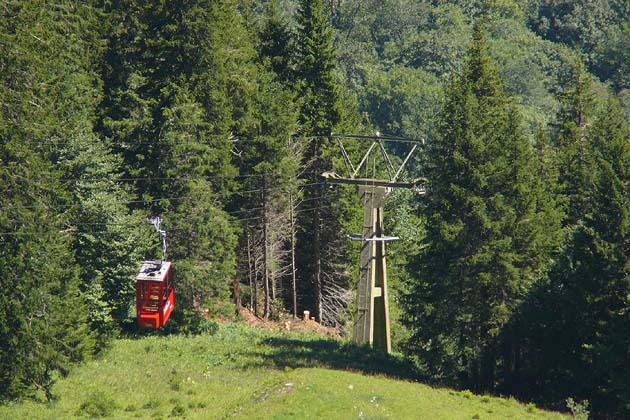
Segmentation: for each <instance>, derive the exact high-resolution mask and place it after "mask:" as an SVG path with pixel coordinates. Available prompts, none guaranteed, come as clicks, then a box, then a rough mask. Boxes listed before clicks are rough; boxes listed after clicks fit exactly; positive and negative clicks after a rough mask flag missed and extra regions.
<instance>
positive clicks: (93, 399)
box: [77, 393, 117, 419]
mask: <svg viewBox="0 0 630 420" xmlns="http://www.w3.org/2000/svg"><path fill="white" fill-rule="evenodd" d="M116 406H117V404H116V402H115V401H114V400H113V399H112V398H110V397H108V396H106V395H103V394H99V393H93V394H91V395H90V396H89V397H88V399H87V400H86V401H84V402H83V403H81V405H80V406H79V409H78V410H77V415H78V416H87V417H90V418H93V419H96V418H102V417H109V416H110V415H111V414H112V412H113V411H114V410H115V409H116Z"/></svg>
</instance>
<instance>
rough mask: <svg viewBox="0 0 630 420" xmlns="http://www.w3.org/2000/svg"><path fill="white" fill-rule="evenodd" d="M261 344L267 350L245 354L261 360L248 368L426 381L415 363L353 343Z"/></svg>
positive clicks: (294, 340) (284, 340)
mask: <svg viewBox="0 0 630 420" xmlns="http://www.w3.org/2000/svg"><path fill="white" fill-rule="evenodd" d="M260 345H261V346H263V348H265V347H266V350H265V351H247V350H245V351H244V352H243V353H242V354H244V355H246V356H249V357H252V359H254V360H257V361H256V362H250V363H249V364H248V366H247V367H273V368H279V369H284V368H293V369H295V368H312V367H324V368H329V369H336V370H347V371H353V372H359V373H364V374H370V375H384V376H387V377H391V378H395V379H403V380H410V381H418V380H420V379H422V375H421V373H420V372H419V371H418V370H417V369H416V368H415V367H414V366H413V364H412V363H410V362H409V361H407V360H405V359H403V358H402V357H398V356H393V355H388V354H386V353H383V352H381V351H378V350H374V349H371V348H369V347H367V346H360V345H357V344H353V343H349V342H339V341H334V340H326V339H319V340H304V339H299V338H290V337H269V338H266V339H263V340H262V341H261V342H260ZM257 348H260V347H257ZM250 360H251V359H250Z"/></svg>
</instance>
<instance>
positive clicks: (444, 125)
mask: <svg viewBox="0 0 630 420" xmlns="http://www.w3.org/2000/svg"><path fill="white" fill-rule="evenodd" d="M438 133H439V135H438V137H437V138H436V139H435V140H434V141H433V142H432V144H431V145H430V146H429V148H428V150H427V154H428V156H427V158H428V159H427V162H428V164H427V168H426V173H427V177H428V178H429V180H430V188H429V194H427V197H426V208H425V209H424V211H423V216H424V217H426V226H427V228H426V229H427V234H426V240H425V242H426V243H425V244H424V246H425V248H424V249H423V251H422V252H421V253H420V256H419V258H418V259H417V261H416V262H415V263H414V264H413V265H412V267H411V271H415V272H416V275H415V276H414V280H413V281H414V283H413V284H411V285H410V286H411V287H410V294H409V295H408V296H407V299H406V303H407V309H406V310H407V316H406V322H407V325H408V326H409V327H410V328H411V329H412V331H413V335H412V337H411V340H410V342H409V351H410V353H411V354H413V355H414V356H416V357H418V358H419V360H421V361H422V362H423V363H425V364H426V366H427V368H428V369H429V370H430V371H431V372H442V374H445V375H447V376H448V377H452V378H457V379H459V380H460V381H462V383H463V384H464V385H465V386H469V387H472V388H474V389H476V390H491V389H493V387H494V385H495V383H496V381H497V380H498V379H502V377H503V375H504V374H505V373H506V371H507V370H509V367H508V366H505V363H503V361H502V360H501V356H502V354H501V349H502V345H503V344H506V345H508V346H509V341H510V339H509V338H507V337H505V336H504V328H505V326H506V325H507V324H508V323H509V322H510V320H511V317H512V316H513V315H514V313H515V310H516V309H517V308H518V306H519V305H520V303H521V302H522V301H523V299H524V298H525V297H526V295H527V293H528V291H529V289H530V287H531V285H532V284H533V283H534V281H535V280H536V279H537V278H538V277H539V276H541V275H542V274H543V273H544V271H545V269H546V268H547V265H548V262H547V261H548V253H549V251H550V249H551V248H552V247H553V245H554V243H553V239H552V238H553V237H554V236H555V235H553V231H554V230H557V224H558V222H559V216H558V214H557V213H555V212H554V211H552V210H553V209H545V207H544V205H543V204H544V203H545V201H546V200H547V199H548V196H547V195H546V194H545V189H544V188H543V185H542V183H541V182H540V180H539V179H538V178H537V177H536V171H537V165H536V157H535V154H534V152H533V150H532V147H531V144H530V142H529V141H528V139H526V138H525V137H524V136H523V134H522V131H521V123H520V118H519V115H518V112H517V111H516V109H515V108H514V107H513V106H512V105H511V104H510V103H509V101H508V99H507V97H506V95H505V93H504V89H503V84H502V82H501V80H500V79H499V77H498V76H497V71H496V69H495V67H494V65H493V64H492V63H491V61H490V58H489V55H488V51H487V47H486V40H485V35H484V32H483V29H482V28H481V24H480V23H479V22H478V23H477V24H476V25H475V31H474V35H473V41H472V45H471V47H470V50H469V53H468V58H467V61H466V66H465V69H464V72H463V74H461V75H458V76H455V77H453V78H452V80H451V82H450V85H449V87H448V89H447V99H446V103H445V106H444V109H443V112H442V115H441V116H440V123H439V128H438ZM503 340H505V342H503ZM509 351H511V350H508V352H509Z"/></svg>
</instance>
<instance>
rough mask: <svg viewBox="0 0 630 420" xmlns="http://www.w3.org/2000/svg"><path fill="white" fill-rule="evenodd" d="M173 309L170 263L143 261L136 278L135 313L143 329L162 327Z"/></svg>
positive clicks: (173, 293) (173, 292)
mask: <svg viewBox="0 0 630 420" xmlns="http://www.w3.org/2000/svg"><path fill="white" fill-rule="evenodd" d="M174 307H175V290H174V288H173V279H172V275H171V263H170V262H167V261H145V262H144V263H142V268H141V269H140V273H138V276H137V277H136V313H137V316H138V325H139V326H140V327H143V328H160V327H163V326H164V325H165V324H166V322H167V321H168V318H169V317H170V316H171V312H173V308H174Z"/></svg>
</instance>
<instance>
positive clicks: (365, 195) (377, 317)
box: [353, 186, 391, 353]
mask: <svg viewBox="0 0 630 420" xmlns="http://www.w3.org/2000/svg"><path fill="white" fill-rule="evenodd" d="M387 193H388V190H387V188H385V187H374V186H360V187H359V196H360V198H361V201H362V202H363V208H364V211H363V232H362V237H363V239H364V241H363V242H362V246H361V273H360V279H359V286H358V291H357V317H356V321H355V325H354V334H353V337H354V341H356V342H357V343H368V344H369V345H370V346H372V347H374V348H378V349H381V350H383V351H385V352H387V353H390V352H391V340H390V331H389V303H388V296H387V295H388V293H387V266H386V264H385V242H383V241H365V239H369V238H380V237H382V236H383V204H384V201H385V196H386V195H387Z"/></svg>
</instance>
